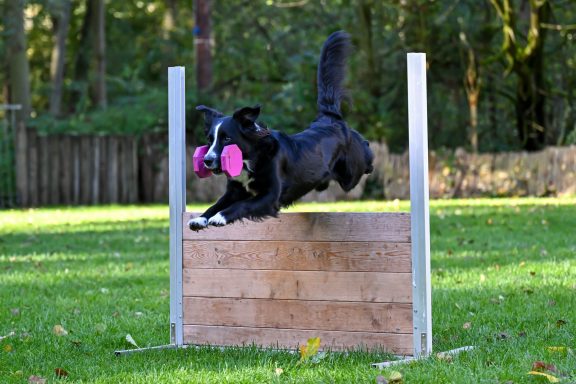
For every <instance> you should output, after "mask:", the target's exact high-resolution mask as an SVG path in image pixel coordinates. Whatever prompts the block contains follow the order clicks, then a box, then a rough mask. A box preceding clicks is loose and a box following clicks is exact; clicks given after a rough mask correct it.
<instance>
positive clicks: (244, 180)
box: [232, 169, 256, 195]
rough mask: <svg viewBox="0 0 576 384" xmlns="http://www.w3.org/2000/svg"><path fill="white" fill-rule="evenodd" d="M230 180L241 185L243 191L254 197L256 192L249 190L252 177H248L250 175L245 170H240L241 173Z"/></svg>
mask: <svg viewBox="0 0 576 384" xmlns="http://www.w3.org/2000/svg"><path fill="white" fill-rule="evenodd" d="M232 180H234V181H237V182H239V183H241V184H242V186H244V189H246V190H247V191H248V192H250V193H251V194H253V195H256V191H254V190H252V189H250V183H251V182H252V181H253V180H254V179H253V178H252V177H250V175H249V174H248V171H246V170H245V169H243V170H242V173H240V175H238V176H236V177H233V178H232Z"/></svg>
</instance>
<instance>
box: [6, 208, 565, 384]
mask: <svg viewBox="0 0 576 384" xmlns="http://www.w3.org/2000/svg"><path fill="white" fill-rule="evenodd" d="M200 209H201V207H189V210H200ZM407 209H408V205H407V203H405V202H400V203H394V202H389V203H380V202H360V203H340V204H331V205H325V204H312V205H300V206H298V207H295V208H294V210H312V211H314V210H316V211H318V210H319V211H326V210H340V211H344V210H346V211H363V210H368V211H398V210H400V211H402V210H407ZM431 239H432V287H433V294H432V298H433V324H434V337H433V340H434V349H435V351H442V350H447V349H451V348H456V347H460V346H465V345H474V346H476V347H477V348H476V349H475V350H474V351H471V352H466V353H462V354H461V355H459V356H457V357H455V358H454V359H453V360H452V361H448V360H444V359H438V358H436V357H434V358H431V359H428V360H424V361H419V362H416V363H412V364H410V365H404V366H399V367H396V368H394V370H396V371H398V372H400V373H401V374H402V376H403V380H404V382H409V383H508V382H513V383H537V382H547V380H546V378H544V377H535V376H530V375H528V374H527V373H528V371H530V370H531V368H532V365H533V363H534V362H536V361H543V362H545V363H547V364H553V365H554V367H555V368H556V370H557V372H555V373H553V375H554V376H556V377H558V378H560V379H561V380H562V381H561V382H563V383H568V382H576V354H575V352H570V351H568V350H567V349H559V350H553V349H552V350H551V349H549V348H548V347H569V348H571V349H572V351H574V350H576V259H575V256H576V199H560V200H557V199H495V200H456V201H434V202H432V203H431ZM168 270H169V265H168V209H167V207H164V206H153V207H94V208H60V209H57V208H54V209H37V210H25V211H0V337H1V336H6V335H9V334H10V333H11V332H14V335H13V336H9V337H6V338H4V339H2V340H0V383H12V382H14V383H26V382H28V378H29V377H30V376H32V375H35V376H39V377H42V378H46V379H47V380H48V381H47V382H63V381H68V382H98V383H131V382H141V383H164V382H169V383H192V382H194V383H208V382H211V383H236V382H243V383H256V382H258V383H259V382H269V383H274V382H294V383H305V382H306V383H307V382H311V383H331V382H342V383H376V378H377V376H378V375H383V376H385V377H389V375H390V374H391V370H384V371H379V370H377V369H375V368H372V367H370V363H372V362H379V361H382V360H385V359H386V358H388V356H387V355H386V354H383V353H362V352H354V353H348V354H342V353H329V354H328V355H327V357H326V358H324V359H323V360H321V361H320V362H319V363H317V364H310V363H307V364H300V365H297V362H298V358H299V356H298V355H296V354H291V353H288V352H278V351H262V350H257V349H254V348H248V349H236V348H234V349H226V350H223V351H221V350H220V349H211V348H207V347H206V348H199V349H187V350H178V351H170V350H167V351H162V352H148V353H143V354H136V355H131V356H124V357H115V356H114V355H113V351H114V350H116V349H124V348H131V347H132V346H131V345H130V344H128V343H127V342H126V341H125V338H126V335H127V334H130V335H132V337H133V338H134V339H135V341H136V342H137V343H138V345H139V346H141V347H144V346H154V345H160V344H166V343H168V335H169V331H168V323H169V319H168V315H169V305H168V303H169V297H168V289H169V276H168ZM55 325H61V326H62V327H63V329H64V330H65V331H67V334H66V335H57V334H55V332H54V326H55ZM56 333H58V332H56ZM303 342H305V340H303ZM56 368H61V369H63V370H65V371H66V372H67V373H68V376H67V377H66V378H58V377H57V376H56V374H55V369H56ZM276 368H282V370H283V373H281V374H280V375H277V374H276Z"/></svg>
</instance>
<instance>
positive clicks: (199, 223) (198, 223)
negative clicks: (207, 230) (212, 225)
mask: <svg viewBox="0 0 576 384" xmlns="http://www.w3.org/2000/svg"><path fill="white" fill-rule="evenodd" d="M191 224H195V225H196V226H198V227H205V226H207V225H208V219H206V218H205V217H196V218H195V219H191V220H190V221H188V226H190V225H191Z"/></svg>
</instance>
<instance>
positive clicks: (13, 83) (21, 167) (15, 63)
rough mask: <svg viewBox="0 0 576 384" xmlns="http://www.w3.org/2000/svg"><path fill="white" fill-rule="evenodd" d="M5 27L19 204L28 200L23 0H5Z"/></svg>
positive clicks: (27, 86)
mask: <svg viewBox="0 0 576 384" xmlns="http://www.w3.org/2000/svg"><path fill="white" fill-rule="evenodd" d="M4 7H5V20H4V25H5V30H4V34H5V35H7V38H6V39H5V40H4V41H5V44H6V57H7V67H8V94H9V102H10V103H13V104H20V105H21V106H22V108H21V109H20V110H18V111H16V127H14V129H15V135H14V137H15V149H16V150H15V154H16V191H17V194H18V196H19V199H20V204H22V205H24V206H26V205H28V204H29V201H28V180H27V179H28V175H27V171H28V166H27V165H28V164H27V156H26V153H27V150H26V122H27V120H28V117H29V116H30V108H31V106H30V68H29V64H28V58H27V56H26V34H25V32H24V0H7V1H6V3H5V6H4Z"/></svg>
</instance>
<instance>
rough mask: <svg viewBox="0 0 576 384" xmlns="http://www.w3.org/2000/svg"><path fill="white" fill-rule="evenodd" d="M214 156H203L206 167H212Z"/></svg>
mask: <svg viewBox="0 0 576 384" xmlns="http://www.w3.org/2000/svg"><path fill="white" fill-rule="evenodd" d="M214 160H215V157H213V156H205V157H204V165H205V166H206V168H212V167H213V166H214Z"/></svg>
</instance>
